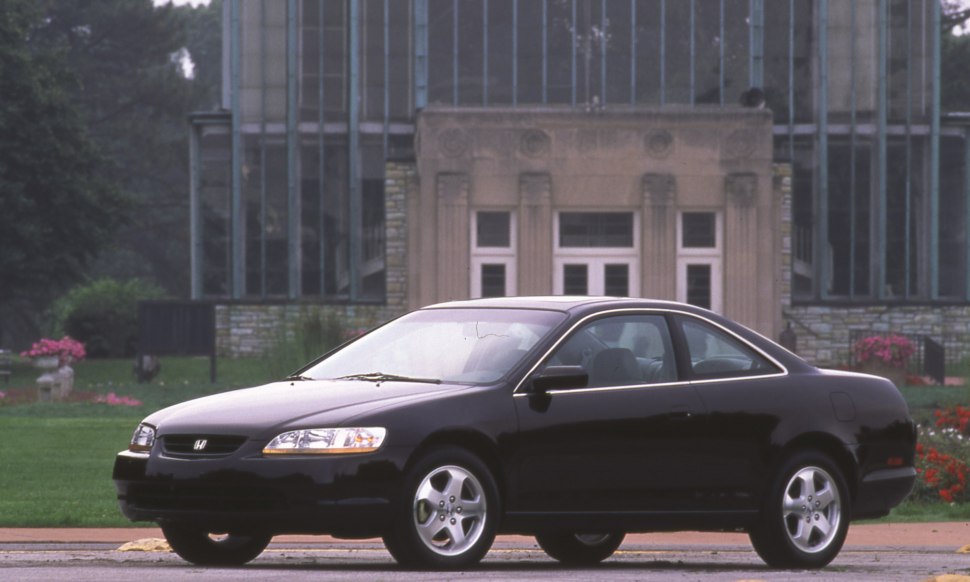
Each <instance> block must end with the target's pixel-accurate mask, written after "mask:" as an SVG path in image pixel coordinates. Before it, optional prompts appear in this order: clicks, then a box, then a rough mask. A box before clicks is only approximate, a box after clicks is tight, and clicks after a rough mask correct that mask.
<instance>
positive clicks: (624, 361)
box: [549, 315, 677, 387]
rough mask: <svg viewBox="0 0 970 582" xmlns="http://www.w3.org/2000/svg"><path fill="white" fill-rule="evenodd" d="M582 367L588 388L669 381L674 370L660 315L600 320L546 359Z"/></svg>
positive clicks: (664, 325) (557, 364)
mask: <svg viewBox="0 0 970 582" xmlns="http://www.w3.org/2000/svg"><path fill="white" fill-rule="evenodd" d="M549 364H550V365H555V366H562V365H565V366H583V367H584V368H586V371H587V373H588V374H589V383H588V384H587V385H588V386H590V387H602V386H623V385H639V384H651V383H657V382H672V381H675V380H676V379H677V370H676V366H675V360H674V356H673V346H672V343H671V341H670V330H669V329H668V328H667V322H666V320H665V319H664V317H663V316H661V315H622V316H616V317H608V318H605V319H599V320H596V321H594V322H593V323H590V324H588V325H586V326H585V327H583V328H582V329H580V330H579V331H577V332H576V333H575V334H573V335H572V336H570V338H569V339H568V340H566V341H565V342H564V343H563V344H562V346H560V347H559V349H557V350H556V352H555V353H554V354H553V355H552V358H551V359H550V360H549Z"/></svg>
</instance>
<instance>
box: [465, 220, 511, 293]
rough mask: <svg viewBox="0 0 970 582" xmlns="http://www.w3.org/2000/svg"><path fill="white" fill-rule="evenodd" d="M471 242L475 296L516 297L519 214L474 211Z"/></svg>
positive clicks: (472, 279) (472, 282) (473, 290)
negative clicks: (517, 216)
mask: <svg viewBox="0 0 970 582" xmlns="http://www.w3.org/2000/svg"><path fill="white" fill-rule="evenodd" d="M471 239H472V240H471V249H472V256H471V296H472V297H508V296H512V295H515V294H516V290H517V284H516V261H515V252H516V229H515V213H513V212H510V211H508V210H475V211H473V212H472V217H471Z"/></svg>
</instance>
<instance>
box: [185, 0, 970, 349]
mask: <svg viewBox="0 0 970 582" xmlns="http://www.w3.org/2000/svg"><path fill="white" fill-rule="evenodd" d="M939 11H940V7H939V4H938V3H937V2H932V1H926V2H912V1H909V0H852V1H846V2H842V1H832V0H777V1H775V0H772V1H767V0H394V1H389V0H254V1H246V2H240V1H235V0H232V1H230V0H227V1H226V2H225V3H224V19H223V21H224V22H223V24H224V31H223V32H224V87H223V88H224V91H223V93H224V110H223V111H220V112H215V113H204V114H197V115H194V116H193V118H192V119H193V125H192V127H193V131H192V137H193V139H192V164H193V166H192V167H193V173H192V175H193V180H192V209H193V215H192V234H193V239H192V240H193V247H192V248H193V251H192V274H193V277H192V281H193V286H192V292H193V297H194V298H198V299H215V300H219V301H223V302H224V303H225V307H224V308H223V309H224V312H225V313H226V315H225V317H224V319H225V321H229V319H231V315H230V314H233V313H240V312H245V313H254V314H258V313H260V312H261V310H262V311H266V310H270V309H278V308H279V306H281V305H287V306H291V307H289V308H290V309H292V306H293V305H298V306H301V307H300V308H301V309H304V308H305V309H340V310H351V311H353V312H354V313H368V314H369V315H368V317H371V318H373V320H374V322H375V323H376V322H377V321H379V320H382V319H386V318H387V317H390V316H391V315H393V314H395V313H399V312H401V311H402V310H405V309H407V308H412V307H417V306H419V305H422V304H426V303H429V302H432V301H438V300H443V299H453V298H461V297H469V296H479V295H494V294H533V293H589V294H600V293H603V294H619V295H626V294H629V295H645V296H652V297H657V298H667V299H680V300H686V301H690V302H692V303H698V304H702V305H709V306H710V307H711V308H713V309H715V310H716V311H720V312H722V313H724V314H725V315H728V316H730V317H733V318H736V319H738V320H740V321H742V322H744V323H746V324H748V325H749V326H751V327H753V328H755V329H757V330H759V331H761V332H762V333H765V334H766V335H772V336H777V334H778V333H779V332H780V330H781V329H783V328H784V327H785V326H786V325H787V324H789V323H790V324H791V325H792V329H793V330H794V331H795V332H796V334H797V335H798V338H799V350H798V351H799V353H801V354H802V355H803V356H806V357H807V358H808V359H810V360H813V361H817V362H819V363H823V364H837V363H840V362H844V361H846V360H847V352H848V345H849V342H850V336H851V334H852V333H854V332H869V331H872V332H883V331H890V330H891V331H898V332H903V333H910V332H913V333H925V334H927V335H931V336H933V337H935V338H936V339H937V341H941V342H943V343H944V344H946V345H947V346H948V348H949V350H948V357H949V358H950V359H959V358H962V357H963V356H965V355H966V352H967V350H968V347H967V344H968V343H970V339H967V338H964V337H962V335H963V331H962V330H963V329H966V328H967V327H966V325H967V324H968V323H970V313H968V308H967V305H970V237H967V236H966V235H967V232H968V225H970V205H968V204H967V200H968V199H970V173H968V172H967V167H968V165H970V147H968V141H970V140H968V136H970V130H968V126H967V124H966V123H965V121H966V119H967V118H966V116H962V115H957V114H951V113H950V112H944V111H941V109H940V105H939V103H940V91H941V87H940V83H941V81H940V78H939V62H940V54H939V51H940V30H941V27H940V12H939ZM780 168H781V169H780ZM400 175H406V176H408V177H407V178H406V179H403V180H398V179H397V177H398V176H400ZM779 176H781V177H779ZM389 208H392V210H391V211H390V213H389V210H388V209H389ZM393 208H398V209H402V212H403V214H402V215H401V216H397V215H395V214H394V212H395V211H394V210H393ZM392 216H393V217H394V218H393V219H392ZM232 317H234V316H232ZM961 325H962V327H961ZM257 344H258V342H257ZM227 349H228V348H227Z"/></svg>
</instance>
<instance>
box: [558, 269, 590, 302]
mask: <svg viewBox="0 0 970 582" xmlns="http://www.w3.org/2000/svg"><path fill="white" fill-rule="evenodd" d="M562 281H563V284H562V291H563V293H564V294H566V295H586V294H588V293H589V267H587V266H586V265H582V264H581V265H563V267H562Z"/></svg>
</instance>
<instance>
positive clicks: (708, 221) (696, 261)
mask: <svg viewBox="0 0 970 582" xmlns="http://www.w3.org/2000/svg"><path fill="white" fill-rule="evenodd" d="M721 240H722V234H721V215H720V213H717V212H694V211H691V212H681V213H680V220H678V222H677V300H678V301H683V302H685V303H690V304H691V305H696V306H698V307H703V308H705V309H710V310H712V311H718V312H719V311H721V305H722V297H721V293H722V292H721V289H722V287H723V281H722V276H721V257H722V251H721V248H722V242H721Z"/></svg>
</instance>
